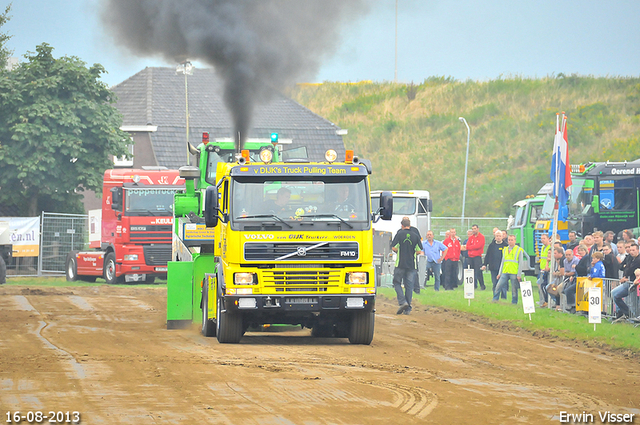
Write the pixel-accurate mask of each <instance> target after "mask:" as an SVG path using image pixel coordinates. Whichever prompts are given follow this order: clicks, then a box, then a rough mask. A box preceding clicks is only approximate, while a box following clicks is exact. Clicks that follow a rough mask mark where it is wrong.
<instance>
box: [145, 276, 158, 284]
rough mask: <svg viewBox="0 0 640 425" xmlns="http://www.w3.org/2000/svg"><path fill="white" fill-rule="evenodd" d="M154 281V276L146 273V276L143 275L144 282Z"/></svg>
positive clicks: (151, 282) (150, 282)
mask: <svg viewBox="0 0 640 425" xmlns="http://www.w3.org/2000/svg"><path fill="white" fill-rule="evenodd" d="M155 281H156V277H155V276H149V275H147V277H145V279H144V282H145V283H148V284H149V285H153V283H154V282H155Z"/></svg>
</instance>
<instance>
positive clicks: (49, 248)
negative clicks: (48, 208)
mask: <svg viewBox="0 0 640 425" xmlns="http://www.w3.org/2000/svg"><path fill="white" fill-rule="evenodd" d="M87 223H88V218H87V215H86V214H56V213H45V212H43V213H42V218H41V222H40V257H38V275H41V274H43V273H64V272H65V262H66V260H67V255H68V254H69V252H71V251H72V250H83V249H87V247H88V245H89V230H88V228H87Z"/></svg>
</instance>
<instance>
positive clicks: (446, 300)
mask: <svg viewBox="0 0 640 425" xmlns="http://www.w3.org/2000/svg"><path fill="white" fill-rule="evenodd" d="M430 283H431V285H433V280H431V281H430ZM485 283H488V284H487V290H485V291H480V290H476V292H475V298H474V299H473V300H471V303H469V300H466V299H464V294H463V292H462V288H461V287H458V289H456V290H455V291H443V290H442V289H441V290H440V292H435V291H434V290H433V286H429V287H427V288H426V289H424V288H423V289H421V291H420V294H414V295H413V296H414V300H418V302H419V303H420V305H425V306H434V307H440V308H443V309H451V310H457V311H461V312H465V313H470V314H473V315H475V316H479V317H482V318H486V319H487V320H488V321H490V322H495V323H501V324H503V325H508V326H515V327H518V328H522V329H526V330H528V331H530V332H532V333H533V334H534V335H537V334H540V335H545V336H549V337H557V338H559V339H565V340H571V341H585V342H586V343H587V344H589V345H593V346H602V345H607V346H610V347H613V348H617V349H630V350H633V351H636V352H640V327H638V328H634V327H633V326H632V325H630V324H628V323H616V324H611V323H609V322H608V321H607V320H606V319H604V318H603V320H602V323H600V324H598V325H596V330H595V331H594V329H593V324H590V323H589V321H588V319H587V317H584V316H580V315H576V314H567V313H561V312H557V311H554V310H550V309H548V308H540V307H538V306H537V305H536V312H535V313H533V314H532V315H531V320H529V315H528V314H524V313H523V309H522V298H521V297H519V299H518V305H517V306H514V305H512V304H511V290H509V293H508V294H507V300H501V301H499V302H497V303H493V302H491V299H492V295H493V294H492V292H491V278H490V277H489V275H485ZM532 285H533V291H534V293H535V298H536V300H537V298H538V296H537V294H538V289H537V286H536V285H535V280H533V282H532ZM378 293H379V294H381V295H384V296H385V297H387V298H391V299H394V300H395V298H396V293H395V291H394V289H393V288H378ZM427 314H428V313H427Z"/></svg>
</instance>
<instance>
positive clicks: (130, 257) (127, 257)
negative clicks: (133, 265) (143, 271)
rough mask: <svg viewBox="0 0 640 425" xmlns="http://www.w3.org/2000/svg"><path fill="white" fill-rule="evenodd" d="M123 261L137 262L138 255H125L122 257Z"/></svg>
mask: <svg viewBox="0 0 640 425" xmlns="http://www.w3.org/2000/svg"><path fill="white" fill-rule="evenodd" d="M124 261H138V254H127V255H125V256H124Z"/></svg>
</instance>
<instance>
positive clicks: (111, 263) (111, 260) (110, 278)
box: [103, 252, 123, 285]
mask: <svg viewBox="0 0 640 425" xmlns="http://www.w3.org/2000/svg"><path fill="white" fill-rule="evenodd" d="M103 270H104V271H103V277H104V280H106V281H107V283H108V284H109V285H113V284H115V283H120V282H122V280H123V279H122V278H118V277H116V254H115V253H113V252H110V253H108V254H107V256H106V257H105V258H104V269H103Z"/></svg>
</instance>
